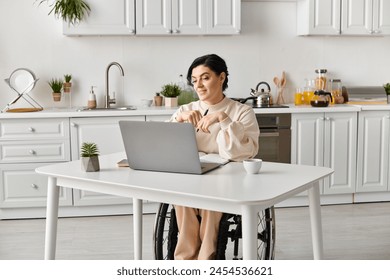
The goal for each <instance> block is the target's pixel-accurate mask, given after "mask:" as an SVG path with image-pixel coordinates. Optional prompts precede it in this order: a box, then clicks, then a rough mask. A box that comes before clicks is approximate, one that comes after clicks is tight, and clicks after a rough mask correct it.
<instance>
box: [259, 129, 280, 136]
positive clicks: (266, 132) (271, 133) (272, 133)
mask: <svg viewBox="0 0 390 280" xmlns="http://www.w3.org/2000/svg"><path fill="white" fill-rule="evenodd" d="M279 135H280V134H279V132H278V131H277V130H275V129H264V128H263V129H261V128H260V137H279Z"/></svg>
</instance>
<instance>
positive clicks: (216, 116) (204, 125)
mask: <svg viewBox="0 0 390 280" xmlns="http://www.w3.org/2000/svg"><path fill="white" fill-rule="evenodd" d="M227 117H228V115H226V113H225V112H215V113H211V114H207V115H206V116H204V117H202V118H201V119H200V121H199V122H198V124H197V126H196V128H197V129H199V130H201V131H203V132H206V133H210V130H209V127H210V126H211V125H212V124H214V123H219V122H221V121H223V120H224V119H226V118H227Z"/></svg>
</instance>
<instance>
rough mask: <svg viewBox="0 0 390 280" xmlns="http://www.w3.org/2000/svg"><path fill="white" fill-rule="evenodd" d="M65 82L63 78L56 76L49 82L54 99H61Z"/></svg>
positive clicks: (56, 100)
mask: <svg viewBox="0 0 390 280" xmlns="http://www.w3.org/2000/svg"><path fill="white" fill-rule="evenodd" d="M63 83H64V82H63V81H62V80H61V79H56V78H53V79H51V80H50V81H49V82H48V84H49V86H50V87H51V89H52V94H53V100H54V101H55V102H58V101H61V90H62V85H63Z"/></svg>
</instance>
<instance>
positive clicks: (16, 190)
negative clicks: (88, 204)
mask: <svg viewBox="0 0 390 280" xmlns="http://www.w3.org/2000/svg"><path fill="white" fill-rule="evenodd" d="M42 165H47V163H45V164H2V165H1V170H0V208H19V207H44V206H46V196H47V177H46V176H43V175H40V174H37V173H36V172H35V169H36V168H38V167H39V166H42ZM60 205H63V206H65V205H72V190H71V189H69V188H61V189H60Z"/></svg>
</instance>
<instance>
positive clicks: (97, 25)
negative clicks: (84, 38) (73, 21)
mask: <svg viewBox="0 0 390 280" xmlns="http://www.w3.org/2000/svg"><path fill="white" fill-rule="evenodd" d="M88 4H89V6H90V7H91V12H90V14H89V16H88V17H87V18H86V19H85V20H83V21H82V22H80V23H79V24H77V25H69V24H68V23H66V22H63V34H65V35H134V34H135V0H110V1H107V0H94V1H89V2H88Z"/></svg>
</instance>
